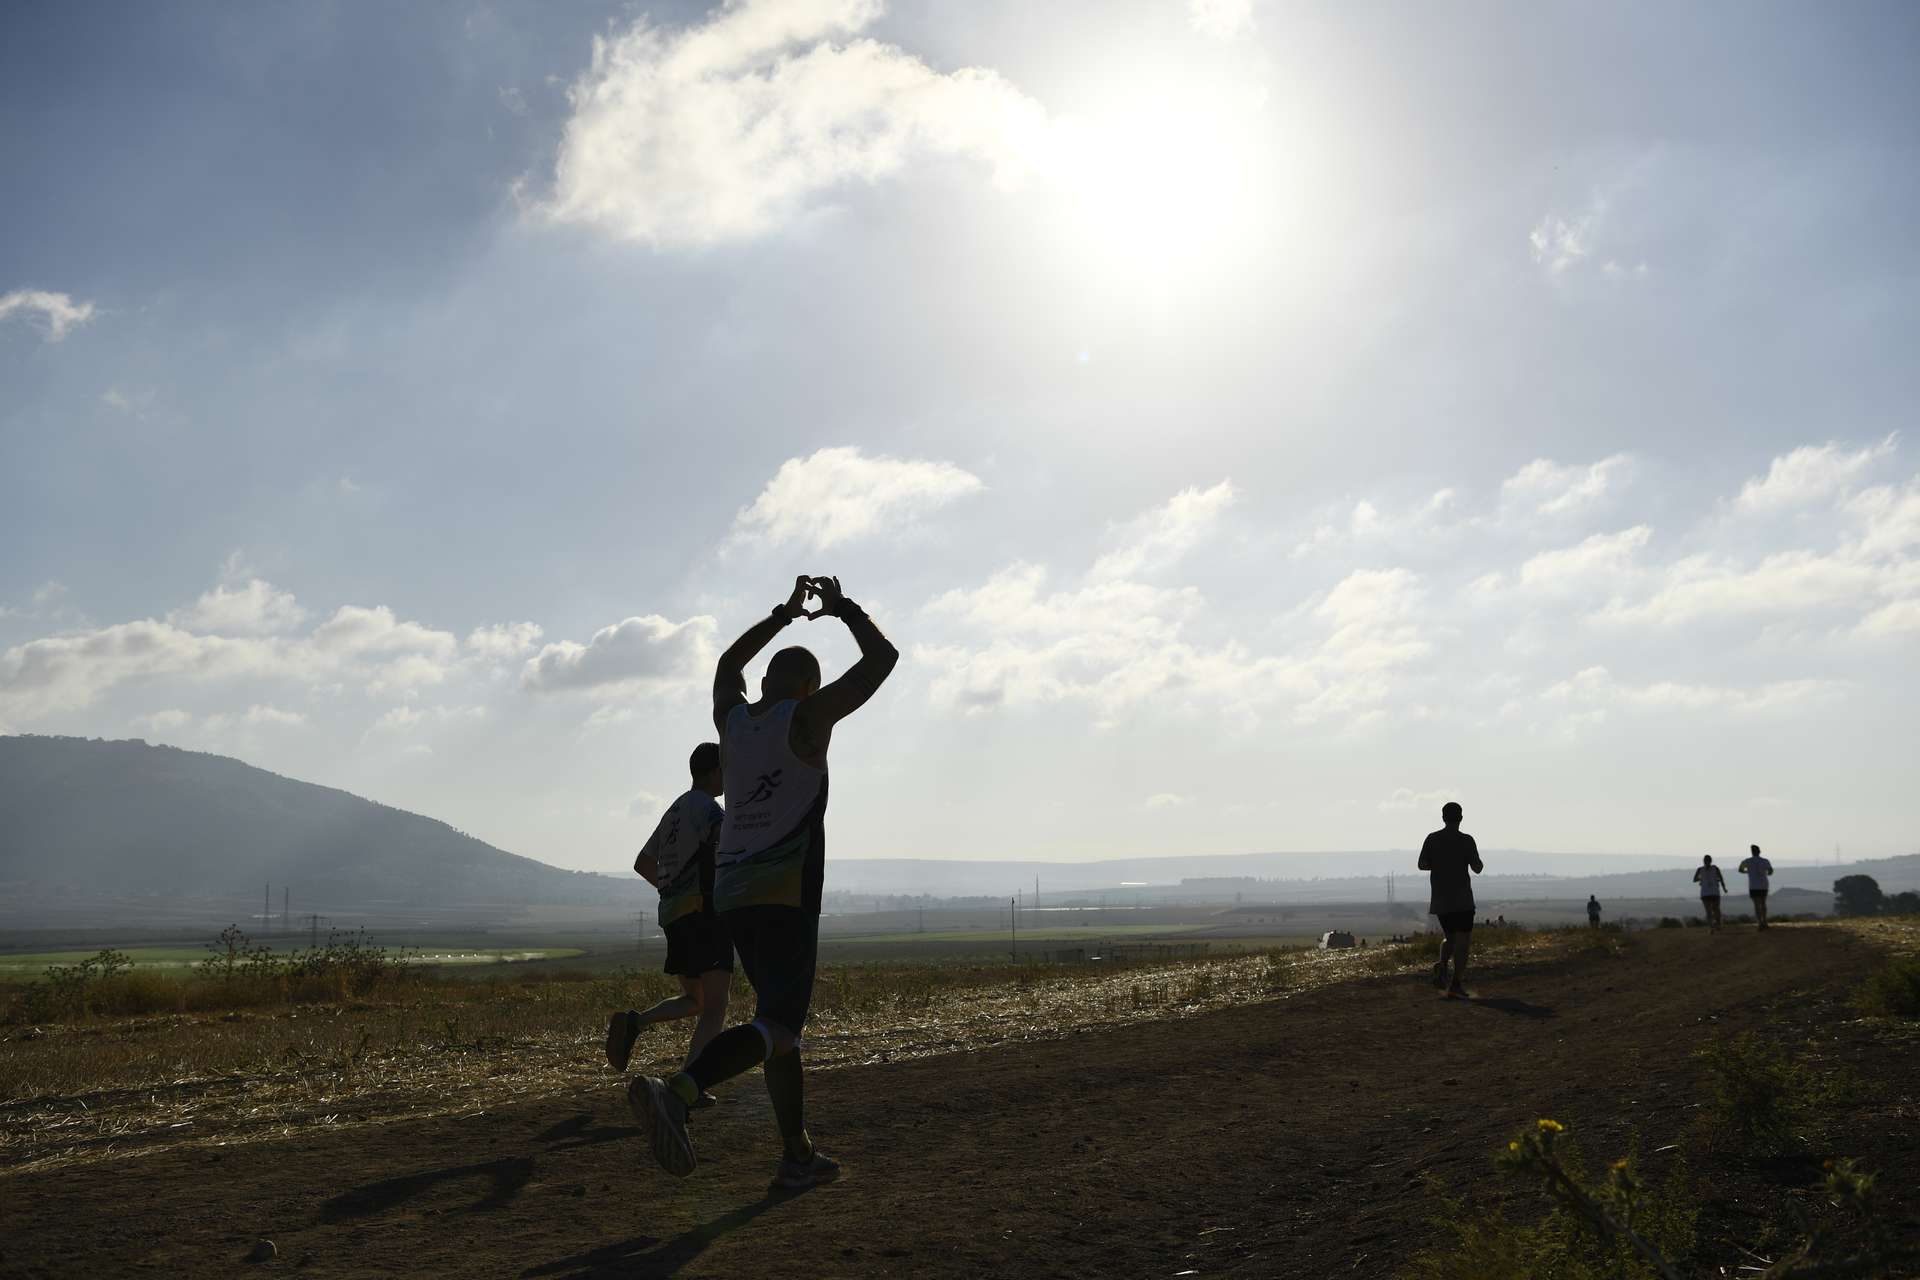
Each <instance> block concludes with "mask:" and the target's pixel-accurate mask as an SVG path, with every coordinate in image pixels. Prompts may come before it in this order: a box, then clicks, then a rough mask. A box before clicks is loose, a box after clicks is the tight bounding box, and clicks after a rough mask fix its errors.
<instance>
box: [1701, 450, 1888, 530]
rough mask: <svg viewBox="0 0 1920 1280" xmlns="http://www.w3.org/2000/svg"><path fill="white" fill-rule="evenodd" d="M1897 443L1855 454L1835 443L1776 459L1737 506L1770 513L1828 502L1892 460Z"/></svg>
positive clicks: (1747, 487) (1749, 486) (1750, 483)
mask: <svg viewBox="0 0 1920 1280" xmlns="http://www.w3.org/2000/svg"><path fill="white" fill-rule="evenodd" d="M1896 439H1897V437H1895V436H1888V437H1887V438H1886V439H1885V440H1882V441H1881V442H1880V443H1879V444H1877V445H1870V446H1868V447H1867V448H1864V449H1856V450H1852V451H1849V450H1846V449H1843V448H1841V446H1840V445H1838V444H1836V443H1833V442H1832V441H1829V442H1828V443H1826V444H1820V445H1804V446H1802V447H1801V448H1798V449H1795V450H1794V451H1793V452H1791V453H1788V454H1785V455H1783V456H1781V457H1778V458H1775V459H1774V460H1773V463H1772V465H1771V466H1769V467H1768V468H1767V474H1766V475H1765V476H1762V477H1760V478H1758V479H1754V480H1749V481H1747V483H1746V485H1745V486H1744V487H1742V489H1741V490H1740V496H1739V497H1738V498H1737V499H1735V501H1734V505H1735V506H1736V507H1738V508H1739V509H1740V510H1742V511H1746V512H1770V511H1784V510H1791V509H1792V508H1795V507H1804V506H1808V505H1811V504H1813V503H1816V502H1824V501H1826V500H1827V499H1829V498H1832V497H1834V496H1835V495H1836V494H1839V493H1840V492H1842V491H1843V490H1845V489H1846V488H1848V487H1849V486H1850V485H1851V484H1852V482H1853V481H1854V480H1855V479H1856V478H1858V477H1859V476H1860V475H1861V474H1862V473H1864V472H1865V471H1867V470H1868V469H1869V468H1870V467H1872V466H1873V465H1874V464H1875V463H1876V462H1879V461H1880V460H1881V459H1883V458H1886V457H1889V456H1891V455H1892V453H1893V449H1894V442H1895V440H1896Z"/></svg>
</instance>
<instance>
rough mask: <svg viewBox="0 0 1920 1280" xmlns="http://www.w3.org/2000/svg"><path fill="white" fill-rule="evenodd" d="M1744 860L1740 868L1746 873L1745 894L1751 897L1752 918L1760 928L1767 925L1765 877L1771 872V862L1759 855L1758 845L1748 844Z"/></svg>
mask: <svg viewBox="0 0 1920 1280" xmlns="http://www.w3.org/2000/svg"><path fill="white" fill-rule="evenodd" d="M1747 849H1748V850H1749V852H1748V854H1747V858H1746V861H1744V862H1742V863H1741V864H1740V869H1741V870H1742V871H1744V872H1746V873H1747V896H1748V897H1749V898H1752V899H1753V918H1754V919H1755V920H1756V921H1758V922H1759V925H1760V927H1761V928H1762V929H1764V928H1766V927H1767V877H1768V876H1770V875H1772V874H1773V864H1772V863H1771V862H1768V861H1767V860H1766V859H1765V858H1763V857H1761V856H1760V846H1759V845H1757V844H1750V845H1748V846H1747Z"/></svg>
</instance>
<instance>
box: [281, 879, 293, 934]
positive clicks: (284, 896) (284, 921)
mask: <svg viewBox="0 0 1920 1280" xmlns="http://www.w3.org/2000/svg"><path fill="white" fill-rule="evenodd" d="M291 896H292V895H291V893H290V892H289V891H288V889H287V886H285V885H281V886H280V932H282V933H285V932H286V931H287V930H288V929H290V928H292V927H293V926H292V924H291V923H290V922H291V921H292V919H293V917H292V916H290V915H288V914H287V900H288V898H289V897H291Z"/></svg>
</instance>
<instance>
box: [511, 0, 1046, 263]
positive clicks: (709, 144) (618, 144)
mask: <svg viewBox="0 0 1920 1280" xmlns="http://www.w3.org/2000/svg"><path fill="white" fill-rule="evenodd" d="M883 7H884V6H883V5H882V3H881V0H734V2H733V3H728V4H725V5H723V6H722V7H721V8H719V9H716V10H715V11H714V12H713V13H712V14H711V15H710V16H709V17H708V18H707V20H706V21H705V22H703V23H700V24H698V25H695V26H692V27H687V28H684V29H682V30H679V31H672V32H669V31H662V30H660V29H657V28H655V27H653V26H651V25H649V23H648V22H647V20H646V19H645V18H642V19H640V20H639V21H636V22H635V23H634V25H633V26H631V27H629V28H628V29H627V30H626V31H624V32H622V33H619V34H616V35H613V36H609V37H601V38H596V39H595V40H594V43H593V59H592V63H591V65H590V66H589V67H588V69H587V71H586V72H585V73H584V74H583V75H582V76H581V77H580V79H579V80H578V81H576V82H575V83H574V85H573V86H572V88H571V90H570V91H569V94H568V97H569V101H570V102H571V105H572V115H571V117H570V118H569V119H568V121H567V125H566V130H565V133H564V135H563V137H562V139H561V143H560V152H559V157H558V160H557V162H556V164H555V168H554V176H553V184H552V190H551V192H550V193H549V194H548V196H547V197H546V198H545V199H544V200H543V201H542V202H541V205H540V207H541V209H542V210H543V211H544V213H545V214H546V215H547V216H548V217H549V218H551V219H553V220H555V221H557V222H562V223H575V224H580V225H584V226H589V227H593V228H595V229H597V230H600V231H603V232H605V233H608V234H610V235H614V236H618V237H621V238H623V239H629V240H638V241H642V242H645V243H648V244H651V245H653V246H655V247H657V248H667V247H677V246H697V245H709V244H716V243H720V242H725V241H734V240H743V239H748V238H751V237H756V236H760V235H764V234H766V233H768V232H770V231H772V230H774V229H775V228H777V227H779V226H781V225H782V224H783V223H785V222H787V221H789V220H791V219H793V218H795V217H797V216H799V215H800V214H802V213H804V212H805V211H806V210H807V209H809V208H810V207H812V206H813V205H814V204H815V203H816V202H818V201H820V200H821V199H822V198H824V197H826V196H827V195H828V194H829V193H831V192H833V191H834V190H836V189H838V188H841V187H844V186H847V185H849V184H852V183H855V182H864V183H873V182H876V181H878V180H879V179H881V178H884V177H887V176H888V175H891V174H893V173H896V172H898V171H900V170H901V169H903V168H904V167H905V166H906V165H907V164H908V163H909V161H911V160H912V159H913V158H915V157H916V156H921V155H955V156H962V157H968V158H972V159H976V160H979V161H982V162H984V163H985V164H986V165H987V166H988V167H989V168H990V169H991V170H992V171H993V173H994V175H995V178H996V180H997V181H999V182H1001V183H1010V182H1012V181H1013V180H1015V179H1016V178H1018V177H1019V176H1020V175H1021V174H1022V173H1023V172H1024V171H1025V170H1026V169H1027V168H1028V167H1029V166H1030V165H1031V164H1032V163H1033V160H1034V156H1035V152H1036V148H1038V147H1039V146H1041V145H1042V144H1043V143H1044V138H1045V133H1046V127H1047V119H1046V113H1045V111H1044V110H1043V109H1042V108H1041V107H1040V105H1039V104H1038V103H1036V102H1034V101H1033V100H1032V99H1030V98H1028V97H1026V96H1025V95H1023V94H1022V93H1020V92H1019V90H1017V89H1015V88H1014V87H1013V86H1012V85H1010V84H1009V83H1007V82H1006V81H1005V80H1003V79H1002V78H1001V77H1000V76H998V75H996V74H995V73H994V72H992V71H988V70H982V69H978V68H966V69H963V70H959V71H954V72H950V73H943V72H938V71H935V70H933V69H932V68H931V67H929V66H927V64H926V63H924V62H922V61H921V60H920V59H919V58H917V57H915V56H913V55H912V54H909V53H907V52H905V51H903V50H901V49H899V48H896V47H894V46H892V45H888V44H882V43H880V42H878V41H876V40H872V39H866V38H854V37H855V36H856V33H858V32H859V31H861V30H863V29H864V28H866V27H868V26H870V25H871V24H872V23H873V22H874V21H876V20H877V19H878V18H879V17H880V14H881V12H882V10H883Z"/></svg>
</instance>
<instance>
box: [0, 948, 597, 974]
mask: <svg viewBox="0 0 1920 1280" xmlns="http://www.w3.org/2000/svg"><path fill="white" fill-rule="evenodd" d="M94 954H96V952H95V951H25V952H16V953H12V954H7V953H0V978H32V977H35V976H38V975H39V974H41V973H43V972H45V970H46V969H48V968H49V967H50V966H58V965H72V964H78V963H80V962H81V961H82V960H85V959H86V958H87V957H89V956H91V955H94ZM121 954H123V955H125V956H126V957H127V959H128V962H129V963H130V964H131V965H132V967H133V968H135V969H162V970H187V969H192V968H193V967H194V966H195V965H198V964H201V963H202V962H204V961H205V960H206V959H207V957H208V954H209V953H208V951H207V949H206V948H205V947H130V948H128V949H127V950H126V951H124V952H122V953H121ZM585 954H586V952H585V951H584V950H583V949H582V948H579V947H546V948H541V949H536V950H530V949H527V948H524V947H462V948H455V949H444V950H442V949H436V950H431V951H427V950H421V951H415V952H411V953H409V954H408V955H407V956H406V957H405V958H404V959H405V962H406V963H409V964H421V965H481V964H521V963H526V962H529V961H534V960H570V959H573V958H575V957H577V956H582V955H585Z"/></svg>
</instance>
